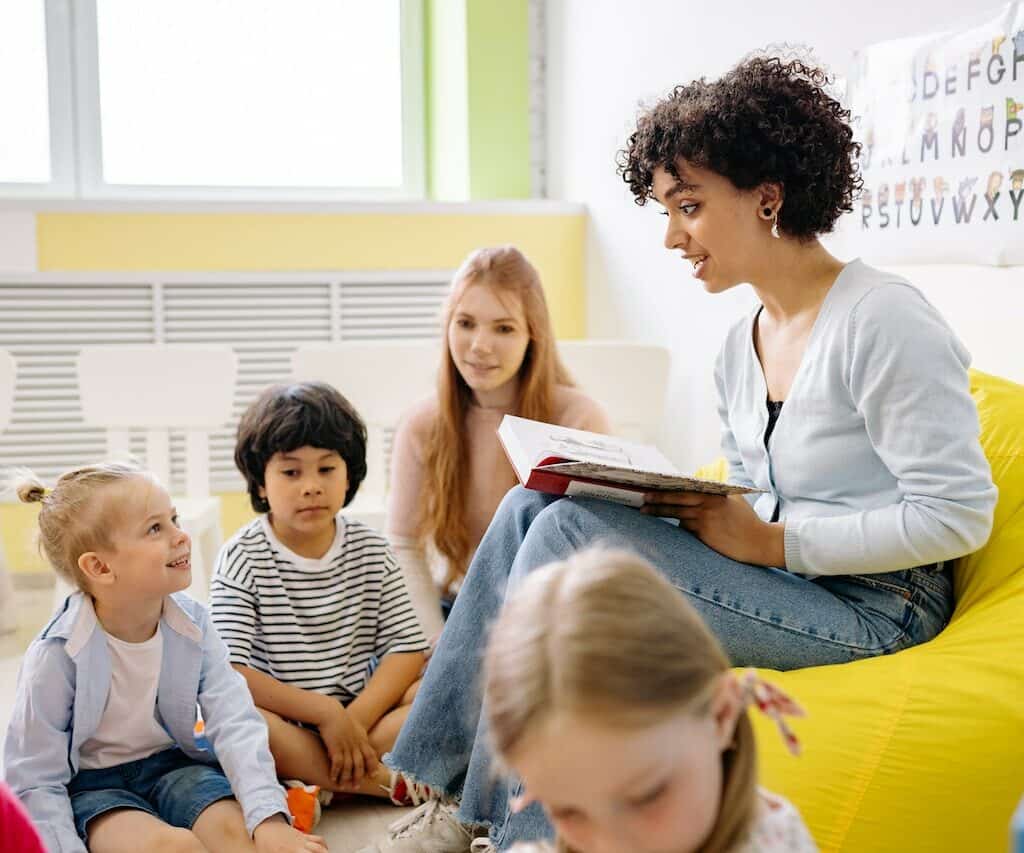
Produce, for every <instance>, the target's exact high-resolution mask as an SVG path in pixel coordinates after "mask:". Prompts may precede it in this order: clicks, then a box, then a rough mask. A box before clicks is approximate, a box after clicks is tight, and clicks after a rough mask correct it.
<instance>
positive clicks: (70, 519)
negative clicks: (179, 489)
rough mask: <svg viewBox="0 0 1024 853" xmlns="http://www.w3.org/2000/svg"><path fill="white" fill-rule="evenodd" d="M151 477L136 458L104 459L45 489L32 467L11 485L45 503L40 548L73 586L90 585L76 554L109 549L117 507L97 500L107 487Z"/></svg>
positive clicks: (21, 495)
mask: <svg viewBox="0 0 1024 853" xmlns="http://www.w3.org/2000/svg"><path fill="white" fill-rule="evenodd" d="M149 476H150V475H149V474H148V473H147V472H146V471H145V470H144V469H143V468H142V467H140V466H139V465H136V464H135V463H134V462H104V463H101V464H99V465H89V466H86V467H84V468H76V469H74V470H73V471H68V472H67V473H66V474H62V475H61V476H60V478H59V479H58V480H57V485H56V486H54V488H53V489H47V488H46V486H44V485H43V483H42V481H41V480H40V479H39V478H38V477H37V476H36V475H35V474H33V473H32V472H31V471H29V470H27V469H21V470H19V471H16V472H15V474H14V477H13V478H12V479H13V486H14V489H15V491H16V492H17V495H18V498H19V500H21V501H22V502H23V503H41V504H42V507H41V508H40V510H39V520H38V524H39V533H38V543H39V548H40V550H41V551H42V552H43V555H44V556H45V557H46V559H47V561H48V562H49V563H50V565H51V566H53V569H54V571H56V572H57V574H58V575H60V576H61V578H63V579H64V580H65V581H67V582H68V583H69V584H72V585H74V586H76V587H78V588H79V589H83V590H84V589H86V588H87V583H86V579H85V576H84V575H83V574H82V570H81V569H80V568H79V567H78V558H79V557H81V556H82V554H85V553H88V552H89V551H95V550H96V549H97V548H110V547H111V541H110V534H111V531H112V529H113V526H114V524H113V521H114V516H115V514H116V510H117V509H118V507H116V506H112V505H111V504H110V502H108V501H100V500H98V495H99V492H100V491H101V490H102V489H104V488H106V487H107V486H109V485H112V484H114V483H120V482H123V481H124V480H130V479H134V478H136V477H149Z"/></svg>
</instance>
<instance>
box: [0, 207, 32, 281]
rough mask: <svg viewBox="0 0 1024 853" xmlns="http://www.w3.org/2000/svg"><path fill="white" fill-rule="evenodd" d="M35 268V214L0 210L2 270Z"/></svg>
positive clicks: (24, 270) (13, 270)
mask: <svg viewBox="0 0 1024 853" xmlns="http://www.w3.org/2000/svg"><path fill="white" fill-rule="evenodd" d="M35 268H36V218H35V215H34V214H32V213H29V212H23V211H17V210H14V211H7V210H0V272H34V271H35Z"/></svg>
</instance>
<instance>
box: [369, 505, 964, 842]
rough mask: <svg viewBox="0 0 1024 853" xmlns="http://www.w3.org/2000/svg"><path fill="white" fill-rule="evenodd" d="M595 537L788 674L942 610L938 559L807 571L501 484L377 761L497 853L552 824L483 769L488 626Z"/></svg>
mask: <svg viewBox="0 0 1024 853" xmlns="http://www.w3.org/2000/svg"><path fill="white" fill-rule="evenodd" d="M597 544H604V545H608V546H612V547H619V548H627V549H629V550H631V551H634V552H636V553H638V554H641V555H642V556H644V557H646V558H647V559H648V560H650V561H651V563H653V564H654V566H655V567H656V568H658V570H659V571H661V572H662V573H663V574H664V575H665V576H666V577H667V578H668V579H669V580H670V581H671V582H672V583H673V584H674V585H675V586H676V587H677V588H678V589H679V590H681V591H682V592H683V593H685V594H686V596H687V597H688V598H689V600H690V601H691V602H692V603H693V605H694V606H695V607H696V608H697V610H698V611H699V612H700V614H701V616H702V617H703V618H704V620H705V622H706V623H707V624H708V625H709V626H710V628H711V629H712V630H713V631H714V632H715V634H716V635H717V636H718V638H719V640H720V641H721V642H722V645H723V646H724V648H725V651H726V653H727V654H728V655H729V658H730V659H731V660H732V662H733V663H734V664H735V665H737V666H757V667H766V668H770V669H778V670H786V669H797V668H800V667H807V666H820V665H822V664H832V663H844V662H847V661H852V660H856V659H858V658H863V657H870V656H873V655H880V654H886V653H888V652H894V651H898V650H899V649H902V648H905V647H907V646H912V645H915V644H917V643H921V642H923V641H925V640H928V639H931V638H932V637H934V636H935V635H936V634H938V633H939V631H940V630H941V629H942V627H943V626H944V625H945V624H946V622H947V621H948V619H949V615H950V613H951V611H952V598H953V595H952V583H951V580H950V577H949V572H948V571H944V570H943V569H942V567H941V566H939V567H936V566H931V567H925V568H914V569H908V570H906V571H901V572H889V573H886V574H878V575H843V576H835V577H819V578H814V579H807V578H804V577H801V576H799V575H793V574H790V573H788V572H785V571H782V570H779V569H768V568H763V567H761V566H751V565H747V564H745V563H737V562H736V561H734V560H730V559H729V558H728V557H723V556H722V555H721V554H719V553H717V552H716V551H713V550H711V549H710V548H708V547H707V546H706V545H704V544H703V543H702V542H700V540H698V539H697V538H696V537H694V536H692V535H691V534H690V533H688V532H686V531H684V530H682V529H680V528H679V527H677V526H675V525H673V524H670V523H666V522H665V521H663V520H661V519H658V518H654V517H651V516H645V515H641V514H640V513H639V512H637V511H636V510H635V509H632V508H629V507H624V506H620V505H618V504H614V503H609V502H607V501H601V500H596V499H592V498H558V497H555V496H553V495H546V494H542V493H540V492H533V491H528V490H526V489H523V488H521V487H516V488H514V489H512V490H511V491H510V492H509V493H508V494H507V495H506V496H505V498H504V500H503V501H502V503H501V506H500V507H499V508H498V511H497V513H495V516H494V519H493V520H492V522H491V525H490V527H489V528H488V529H487V533H486V534H485V536H484V538H483V540H482V541H481V543H480V546H479V548H478V549H477V552H476V555H475V556H474V558H473V562H472V564H471V565H470V567H469V571H468V573H467V576H466V580H465V582H464V583H463V586H462V589H461V591H460V592H459V596H458V598H457V599H456V601H455V606H454V607H453V609H452V612H451V616H450V617H449V618H448V621H447V623H446V625H445V628H444V632H443V633H442V634H441V639H440V641H439V643H438V646H437V649H436V651H435V652H434V655H433V657H432V658H431V661H430V665H429V666H428V667H427V672H426V674H425V676H424V678H423V683H422V684H421V685H420V689H419V693H418V694H417V696H416V701H415V703H414V704H413V707H412V710H411V712H410V714H409V717H408V719H407V720H406V723H405V725H404V726H403V728H402V732H401V734H400V736H399V738H398V741H397V743H396V744H395V747H394V749H393V750H392V751H391V752H390V753H389V754H388V755H387V756H386V757H385V760H386V763H387V764H388V765H389V766H390V767H392V768H394V769H396V770H400V771H402V772H404V773H407V774H408V775H409V776H410V777H411V778H412V779H415V780H416V781H418V782H425V783H426V784H428V785H430V786H431V787H432V788H434V789H435V790H437V791H443V792H444V793H445V794H447V795H448V796H451V797H453V798H455V799H458V800H460V807H459V817H460V819H461V820H463V821H464V822H465V823H467V824H477V825H485V826H488V827H489V828H490V834H491V839H492V840H493V841H494V842H495V844H496V845H497V846H498V847H499V849H505V848H506V847H508V846H509V845H511V844H512V843H513V842H515V841H525V840H535V839H540V838H550V837H551V834H552V830H551V827H550V824H549V823H548V821H547V818H546V816H545V814H544V812H543V810H542V809H541V808H540V806H539V805H536V804H534V805H531V806H530V807H529V808H527V809H525V810H524V811H522V812H520V813H518V814H513V813H512V812H511V809H510V807H509V804H510V798H513V797H515V796H516V795H517V793H518V790H517V786H516V783H515V782H514V780H508V779H506V778H504V777H503V776H502V775H500V774H498V773H496V772H495V768H494V764H493V756H492V753H491V748H490V743H489V740H488V734H487V726H486V721H485V718H484V716H483V715H482V714H481V696H482V687H481V685H480V671H481V663H482V656H483V651H484V648H485V646H486V643H487V633H488V628H489V625H490V623H491V622H492V621H493V620H494V618H495V617H496V616H497V614H498V612H499V611H500V609H501V606H502V603H503V602H504V600H505V594H506V591H507V590H508V589H509V588H510V587H514V586H515V584H516V582H517V580H518V579H520V578H522V577H523V576H524V575H525V574H526V573H527V572H530V571H531V570H533V569H535V568H537V567H539V566H543V565H545V564H546V563H550V562H552V561H555V560H560V559H564V558H566V557H568V556H569V555H571V554H573V553H575V552H576V551H578V550H581V549H583V548H585V547H587V546H591V545H597ZM660 651H661V653H665V652H668V651H669V650H660ZM657 653H659V651H658V650H652V654H657Z"/></svg>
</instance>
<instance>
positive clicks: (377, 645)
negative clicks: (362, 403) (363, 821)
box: [211, 382, 428, 802]
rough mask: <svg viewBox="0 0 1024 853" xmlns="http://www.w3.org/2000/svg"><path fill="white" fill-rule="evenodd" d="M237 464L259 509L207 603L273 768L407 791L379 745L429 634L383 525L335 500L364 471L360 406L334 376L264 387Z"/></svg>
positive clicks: (243, 425) (324, 780) (390, 731)
mask: <svg viewBox="0 0 1024 853" xmlns="http://www.w3.org/2000/svg"><path fill="white" fill-rule="evenodd" d="M235 464H236V465H237V467H238V469H239V471H240V472H241V473H242V475H243V476H244V477H245V479H246V484H247V487H248V491H249V498H250V502H251V503H252V507H253V509H254V510H256V512H258V513H261V515H260V517H259V518H257V519H255V520H254V521H253V522H251V523H250V524H248V525H246V526H245V527H244V528H242V529H241V530H240V531H239V532H238V533H237V534H236V535H235V536H234V537H232V538H231V540H230V541H229V542H228V543H227V544H226V545H225V546H224V547H223V548H222V549H221V552H220V555H219V557H218V560H217V567H216V571H215V574H214V578H213V582H212V587H211V612H212V616H213V621H214V624H215V625H216V626H217V629H218V631H219V632H220V635H221V637H222V638H223V639H224V642H225V643H226V644H227V646H228V649H229V651H230V655H231V663H232V664H233V665H234V667H235V669H237V670H238V672H240V673H241V674H242V676H243V677H244V678H245V680H246V682H247V683H248V685H249V689H250V691H251V692H252V695H253V699H254V700H255V702H256V705H257V707H258V708H259V709H260V711H261V713H262V714H263V716H264V718H265V719H266V721H267V725H268V727H269V731H270V749H271V752H272V753H273V755H274V760H275V762H276V764H277V771H278V775H279V776H281V777H283V778H301V779H302V780H303V781H304V782H306V783H310V784H313V785H318V786H320V788H321V789H323V790H326V791H333V792H339V791H348V792H358V793H364V794H373V795H377V796H390V797H391V799H392V800H394V801H396V802H408V801H410V800H411V799H412V798H414V797H415V796H418V792H415V791H412V790H411V786H408V787H407V786H406V784H405V780H404V779H401V778H400V777H395V776H394V775H393V774H391V772H390V771H389V770H388V769H387V768H386V767H384V765H383V764H381V763H380V762H379V756H380V755H381V754H383V753H384V752H386V751H388V750H389V749H391V746H392V745H393V744H394V741H395V739H396V738H397V736H398V732H399V729H400V728H401V725H402V722H404V720H405V717H406V715H407V714H408V711H409V706H410V705H411V704H412V700H413V698H414V696H415V693H416V688H417V687H418V686H419V676H420V672H421V670H422V668H423V663H424V660H425V657H424V653H425V652H426V651H427V649H428V644H427V641H426V638H425V637H424V635H423V631H422V629H421V627H420V625H419V621H418V620H417V617H416V613H415V611H414V609H413V606H412V604H411V602H410V600H409V595H408V592H407V590H406V587H405V582H404V580H403V578H402V573H401V570H400V569H399V567H398V565H397V563H396V562H395V559H394V557H393V556H392V554H391V551H390V549H389V548H388V545H387V543H386V540H385V539H384V537H383V536H381V535H380V534H379V533H378V532H377V531H375V530H372V529H370V528H368V527H366V526H365V525H363V524H361V523H359V522H357V521H353V520H349V519H346V518H345V517H344V516H343V515H342V514H341V513H340V510H341V509H342V507H344V506H346V505H347V504H348V503H349V502H350V501H351V500H352V499H353V498H354V497H355V493H356V490H357V489H358V488H359V484H360V483H361V482H362V480H363V478H364V477H365V475H366V427H365V425H364V424H363V421H362V419H361V418H360V417H359V414H358V413H357V412H356V411H355V409H354V408H353V407H352V405H351V404H350V403H349V402H348V400H346V399H345V398H344V397H343V396H342V395H341V394H340V393H338V391H336V390H335V389H334V388H332V387H331V386H330V385H327V384H324V383H318V382H304V383H297V384H293V385H278V386H275V387H272V388H269V389H267V391H265V392H264V393H263V394H262V395H261V396H260V398H259V399H258V400H256V402H254V403H253V404H252V405H251V406H250V407H249V408H248V410H247V411H246V412H245V414H244V415H243V416H242V419H241V422H240V423H239V427H238V436H237V441H236V445H235Z"/></svg>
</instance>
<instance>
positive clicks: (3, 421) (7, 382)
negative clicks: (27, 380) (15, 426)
mask: <svg viewBox="0 0 1024 853" xmlns="http://www.w3.org/2000/svg"><path fill="white" fill-rule="evenodd" d="M17 372H18V369H17V365H16V364H15V362H14V356H12V355H11V354H10V353H9V352H8V351H7V350H5V349H0V432H2V431H3V430H5V429H7V426H8V424H10V422H11V409H13V408H14V381H15V379H16V378H17Z"/></svg>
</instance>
